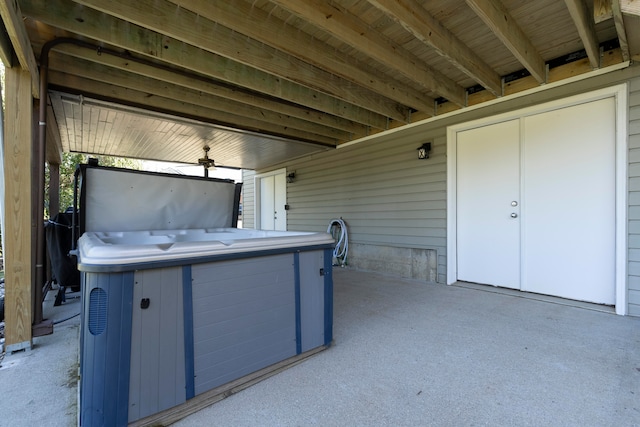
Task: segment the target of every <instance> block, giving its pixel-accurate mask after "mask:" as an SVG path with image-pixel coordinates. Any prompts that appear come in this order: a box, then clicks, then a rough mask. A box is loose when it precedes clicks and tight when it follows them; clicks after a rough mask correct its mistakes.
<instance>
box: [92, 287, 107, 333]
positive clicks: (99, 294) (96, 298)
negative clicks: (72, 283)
mask: <svg viewBox="0 0 640 427" xmlns="http://www.w3.org/2000/svg"><path fill="white" fill-rule="evenodd" d="M106 328H107V293H106V292H105V291H104V289H102V288H95V289H92V290H91V293H90V294H89V332H91V335H100V334H101V333H103V332H104V330H105V329H106Z"/></svg>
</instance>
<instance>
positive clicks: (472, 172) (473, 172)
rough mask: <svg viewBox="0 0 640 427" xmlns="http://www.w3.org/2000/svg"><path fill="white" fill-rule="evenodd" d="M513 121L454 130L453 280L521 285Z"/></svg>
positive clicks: (515, 127)
mask: <svg viewBox="0 0 640 427" xmlns="http://www.w3.org/2000/svg"><path fill="white" fill-rule="evenodd" d="M518 123H519V121H518V120H511V121H507V122H502V123H497V124H492V125H488V126H484V127H480V128H475V129H471V130H467V131H463V132H459V133H458V134H457V153H456V155H457V177H456V180H457V212H458V214H457V219H456V220H457V239H458V240H457V261H458V265H457V269H458V280H463V281H468V282H475V283H484V284H492V285H496V286H503V287H508V288H516V289H519V288H520V219H519V213H520V206H519V205H520V135H519V124H518Z"/></svg>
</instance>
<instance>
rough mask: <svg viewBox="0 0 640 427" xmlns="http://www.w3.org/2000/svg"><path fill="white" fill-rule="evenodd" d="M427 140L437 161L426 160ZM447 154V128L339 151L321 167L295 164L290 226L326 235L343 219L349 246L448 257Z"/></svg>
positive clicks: (311, 163) (304, 162)
mask: <svg viewBox="0 0 640 427" xmlns="http://www.w3.org/2000/svg"><path fill="white" fill-rule="evenodd" d="M426 141H431V142H432V147H433V148H432V151H431V158H430V159H427V160H419V159H418V152H417V148H418V147H419V146H420V145H422V143H423V142H426ZM445 154H446V136H445V128H439V129H437V131H435V132H433V133H431V134H421V135H413V136H411V135H402V134H399V135H398V137H397V138H396V139H394V140H391V141H386V142H373V141H372V142H362V143H360V144H356V145H353V146H351V147H347V148H341V149H336V150H334V151H332V152H330V153H328V154H325V155H323V156H322V161H318V160H316V159H306V160H300V161H298V162H294V163H292V164H291V165H288V167H287V168H288V170H295V171H296V180H295V182H294V183H292V184H289V185H288V186H287V203H288V204H289V205H290V210H289V211H288V213H287V215H288V216H287V227H288V229H290V230H301V231H321V230H326V229H327V227H328V225H329V222H330V220H331V219H333V218H342V219H344V221H345V222H346V224H347V227H348V231H349V241H350V242H353V243H357V244H369V245H381V246H393V247H406V248H418V249H436V250H437V251H438V252H439V253H443V254H444V253H445V246H446V225H447V224H446V205H447V202H446V197H447V193H446V190H447V187H446V156H445ZM442 262H444V261H442ZM441 271H445V270H444V269H443V270H441ZM442 281H444V277H442Z"/></svg>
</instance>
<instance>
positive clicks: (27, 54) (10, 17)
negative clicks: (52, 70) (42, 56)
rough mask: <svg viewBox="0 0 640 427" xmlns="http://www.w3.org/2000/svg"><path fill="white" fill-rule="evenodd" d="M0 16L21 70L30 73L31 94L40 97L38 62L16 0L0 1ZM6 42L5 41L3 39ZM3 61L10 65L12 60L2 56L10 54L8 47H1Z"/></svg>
mask: <svg viewBox="0 0 640 427" xmlns="http://www.w3.org/2000/svg"><path fill="white" fill-rule="evenodd" d="M0 16H1V17H2V21H3V22H4V27H5V30H6V31H7V34H8V35H9V39H10V40H11V43H12V45H13V52H15V54H16V56H17V57H18V62H19V63H20V66H21V67H22V69H23V70H25V71H28V72H29V74H31V94H32V95H33V97H34V98H36V99H39V98H40V73H39V71H38V63H37V62H36V57H35V55H34V54H33V50H31V43H30V42H29V36H28V34H27V30H26V28H25V26H24V23H23V22H22V12H21V11H20V7H19V6H18V2H17V1H0ZM5 43H6V41H5ZM3 52H4V53H3V62H4V63H5V65H7V66H9V67H10V66H11V65H13V64H12V61H11V60H8V61H6V62H5V59H4V56H5V55H7V56H8V55H11V54H12V53H10V52H9V49H8V47H6V46H5V47H3Z"/></svg>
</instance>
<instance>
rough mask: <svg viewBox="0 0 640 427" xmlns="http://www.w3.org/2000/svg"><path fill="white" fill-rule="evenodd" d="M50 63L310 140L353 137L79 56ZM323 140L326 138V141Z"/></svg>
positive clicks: (53, 59) (54, 57)
mask: <svg viewBox="0 0 640 427" xmlns="http://www.w3.org/2000/svg"><path fill="white" fill-rule="evenodd" d="M49 64H50V69H51V70H55V71H59V72H63V73H66V74H75V75H77V76H78V77H82V78H85V79H89V80H98V81H101V82H103V83H108V84H110V85H113V86H120V87H124V88H129V89H135V90H137V91H141V92H146V93H149V94H151V95H155V96H161V97H163V98H171V99H175V100H176V101H180V102H183V103H186V104H193V105H197V106H201V107H205V108H208V109H210V110H215V111H220V112H231V111H232V112H233V115H234V116H238V117H244V118H246V119H256V118H258V117H259V118H260V121H265V122H269V123H278V125H279V126H282V127H285V128H289V129H291V130H298V131H303V132H304V134H305V136H306V139H313V138H311V135H314V136H316V135H321V136H323V137H328V138H331V139H332V140H333V141H334V143H335V142H337V141H339V140H342V141H345V140H349V139H350V138H351V134H349V133H347V132H343V131H340V130H337V129H333V128H330V127H327V126H323V125H318V124H316V123H311V122H308V121H305V120H300V119H297V118H294V117H290V116H286V115H283V114H278V113H275V112H273V111H269V110H263V109H260V108H256V107H253V106H250V105H246V104H241V103H239V102H236V101H230V100H227V99H223V98H219V97H216V96H212V95H209V94H205V93H202V92H200V91H197V90H193V89H188V88H185V87H184V86H178V85H175V84H172V83H166V82H162V81H159V80H156V79H152V78H149V77H143V76H140V75H134V74H131V73H127V72H124V71H120V70H117V69H115V68H111V67H106V66H103V65H100V64H97V63H93V62H90V61H86V60H82V59H78V58H73V57H68V56H65V55H52V56H51V58H50V60H49ZM322 142H325V141H324V140H323V141H322Z"/></svg>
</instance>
